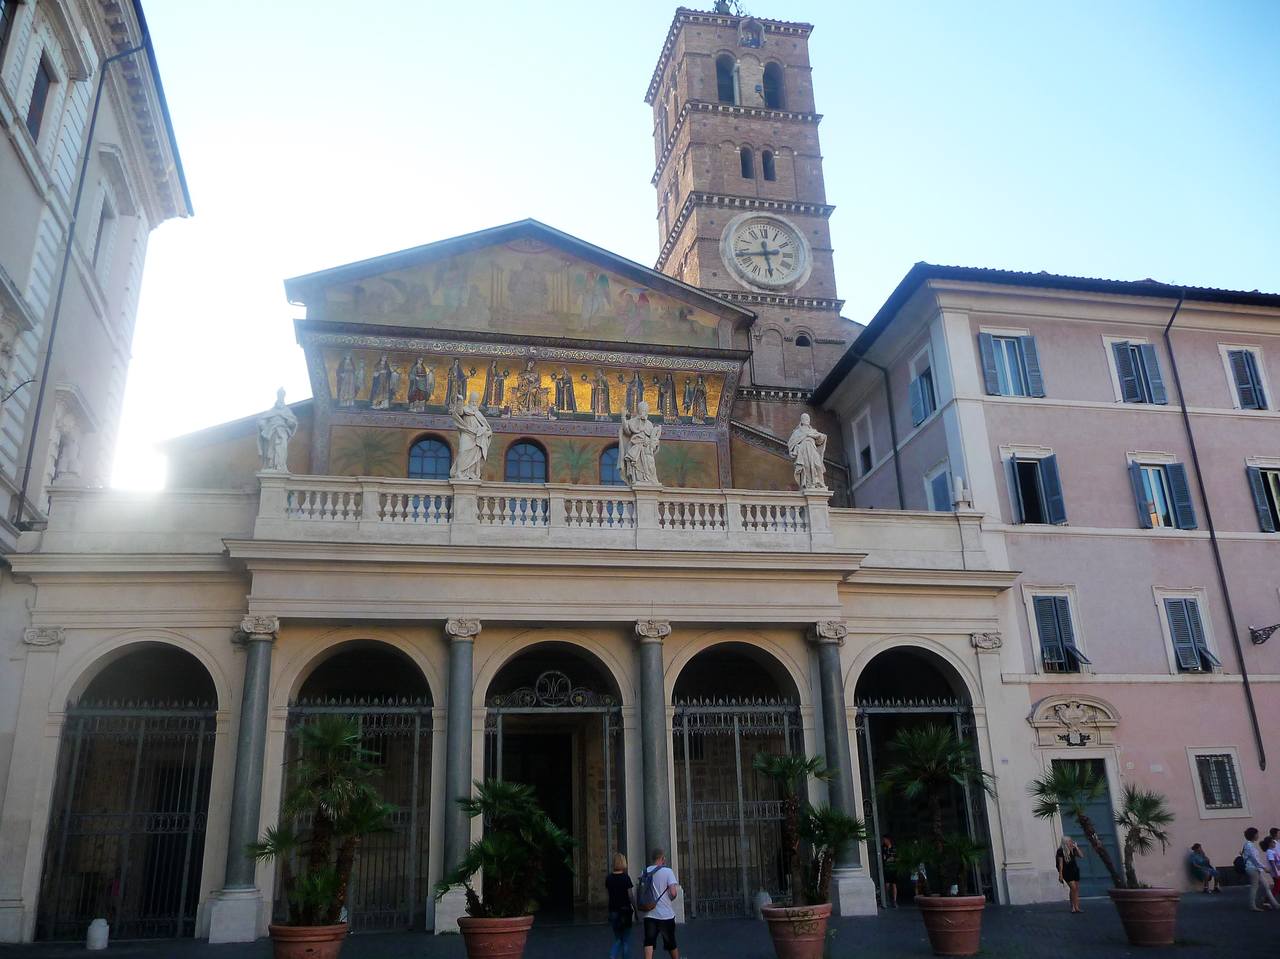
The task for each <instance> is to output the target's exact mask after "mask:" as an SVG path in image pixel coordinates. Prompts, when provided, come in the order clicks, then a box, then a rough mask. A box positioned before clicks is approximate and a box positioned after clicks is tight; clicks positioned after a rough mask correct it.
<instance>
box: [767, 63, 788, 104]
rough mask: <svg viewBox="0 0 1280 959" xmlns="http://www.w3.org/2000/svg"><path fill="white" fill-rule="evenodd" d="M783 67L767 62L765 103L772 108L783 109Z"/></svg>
mask: <svg viewBox="0 0 1280 959" xmlns="http://www.w3.org/2000/svg"><path fill="white" fill-rule="evenodd" d="M783 102H784V101H783V95H782V67H780V66H778V64H776V63H768V64H765V68H764V105H765V106H766V107H768V108H769V109H770V110H782V109H784V106H783Z"/></svg>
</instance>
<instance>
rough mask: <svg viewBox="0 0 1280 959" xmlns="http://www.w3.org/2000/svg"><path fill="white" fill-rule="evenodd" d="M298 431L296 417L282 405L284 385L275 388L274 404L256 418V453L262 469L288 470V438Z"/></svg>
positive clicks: (279, 471)
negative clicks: (260, 460)
mask: <svg viewBox="0 0 1280 959" xmlns="http://www.w3.org/2000/svg"><path fill="white" fill-rule="evenodd" d="M296 432H298V418H297V417H296V416H294V415H293V410H291V409H289V407H287V406H285V405H284V387H283V386H282V387H280V389H278V390H276V405H275V406H273V407H271V409H269V410H267V412H266V413H265V414H264V415H263V416H262V417H261V418H260V419H259V420H258V455H259V456H261V457H262V468H263V470H269V471H271V472H274V473H287V472H289V440H290V439H292V438H293V434H294V433H296Z"/></svg>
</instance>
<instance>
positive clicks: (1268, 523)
mask: <svg viewBox="0 0 1280 959" xmlns="http://www.w3.org/2000/svg"><path fill="white" fill-rule="evenodd" d="M1245 473H1246V475H1247V476H1248V479H1249V491H1250V492H1251V493H1253V505H1254V508H1255V509H1256V510H1257V511H1258V528H1259V529H1261V530H1262V531H1263V532H1264V533H1274V532H1276V531H1277V530H1280V469H1263V468H1261V467H1257V466H1250V467H1248V468H1247V469H1246V470H1245Z"/></svg>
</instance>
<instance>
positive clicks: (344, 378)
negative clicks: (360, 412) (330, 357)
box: [338, 353, 364, 409]
mask: <svg viewBox="0 0 1280 959" xmlns="http://www.w3.org/2000/svg"><path fill="white" fill-rule="evenodd" d="M362 389H364V360H361V361H360V362H359V363H357V362H356V361H355V360H353V359H352V358H351V354H350V353H347V354H345V355H344V356H343V357H342V359H341V360H340V361H339V362H338V405H339V406H340V407H342V408H343V409H350V408H351V407H353V406H355V405H356V396H358V395H359V393H360V391H361V390H362Z"/></svg>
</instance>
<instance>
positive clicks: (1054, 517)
mask: <svg viewBox="0 0 1280 959" xmlns="http://www.w3.org/2000/svg"><path fill="white" fill-rule="evenodd" d="M1009 462H1010V468H1011V469H1012V476H1011V477H1010V483H1011V488H1012V490H1013V506H1014V513H1015V516H1014V522H1016V523H1050V524H1053V525H1055V526H1060V525H1062V524H1063V523H1065V522H1066V521H1067V509H1066V502H1065V500H1064V499H1063V496H1062V481H1061V479H1060V478H1059V476H1058V457H1057V456H1055V455H1049V456H1041V457H1023V456H1014V457H1012V458H1011V459H1010V461H1009Z"/></svg>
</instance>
